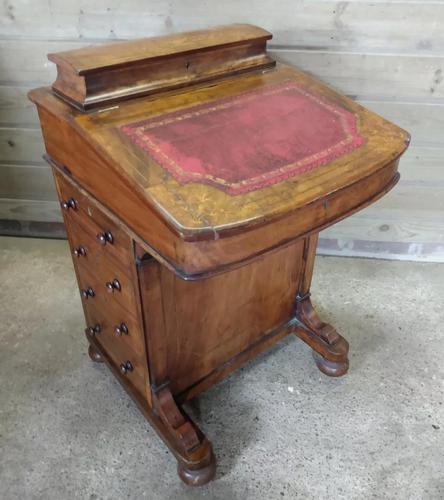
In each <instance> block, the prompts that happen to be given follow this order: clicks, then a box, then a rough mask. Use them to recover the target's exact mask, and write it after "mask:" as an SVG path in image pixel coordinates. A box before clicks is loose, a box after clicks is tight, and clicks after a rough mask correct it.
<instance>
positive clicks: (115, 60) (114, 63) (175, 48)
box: [48, 24, 272, 75]
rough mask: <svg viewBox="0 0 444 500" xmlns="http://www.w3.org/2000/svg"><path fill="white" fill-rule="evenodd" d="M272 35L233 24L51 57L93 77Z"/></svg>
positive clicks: (49, 57) (117, 43) (256, 28)
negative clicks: (159, 59) (112, 70)
mask: <svg viewBox="0 0 444 500" xmlns="http://www.w3.org/2000/svg"><path fill="white" fill-rule="evenodd" d="M271 37H272V34H271V33H269V32H268V31H266V30H264V29H262V28H259V27H257V26H253V25H250V24H232V25H228V26H221V27H218V28H212V29H205V30H196V31H189V32H187V33H178V34H173V35H165V36H158V37H151V38H141V39H138V40H131V41H125V42H122V41H120V42H113V43H108V44H105V45H93V46H90V47H84V48H81V49H76V50H68V51H65V52H56V53H51V54H48V59H49V60H50V61H52V62H54V63H56V64H60V65H67V66H71V67H72V69H73V71H74V72H75V73H76V74H77V75H85V74H87V73H94V72H98V71H102V70H104V69H111V68H117V67H119V66H123V65H126V64H128V63H131V64H133V65H135V64H137V63H140V62H143V61H147V60H153V59H157V58H161V57H165V56H168V57H174V56H175V55H178V54H191V53H193V52H196V51H200V52H201V51H204V50H210V49H213V48H215V47H218V48H224V47H229V46H232V45H239V44H241V43H245V42H251V41H253V40H269V39H271Z"/></svg>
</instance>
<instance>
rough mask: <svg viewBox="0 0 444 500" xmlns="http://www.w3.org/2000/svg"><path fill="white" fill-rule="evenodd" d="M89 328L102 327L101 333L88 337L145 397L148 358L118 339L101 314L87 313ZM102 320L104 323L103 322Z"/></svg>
mask: <svg viewBox="0 0 444 500" xmlns="http://www.w3.org/2000/svg"><path fill="white" fill-rule="evenodd" d="M86 316H87V319H88V321H89V322H90V325H89V326H92V327H96V326H97V325H100V331H98V332H94V333H89V332H88V327H87V331H86V335H87V337H93V338H94V339H95V340H96V341H97V342H98V343H99V344H100V346H101V347H102V348H103V350H104V351H105V352H106V353H107V354H108V356H109V357H110V358H111V360H112V362H113V363H114V365H115V366H116V368H117V369H118V370H119V371H120V373H121V376H122V377H125V378H127V379H128V381H129V382H130V383H131V384H132V385H133V386H134V388H135V389H136V390H137V391H138V392H139V393H140V394H141V395H142V396H143V397H144V398H146V397H147V392H148V369H147V361H146V357H144V356H142V355H140V353H136V352H134V351H133V350H132V349H131V348H130V347H129V346H128V345H126V344H125V343H123V342H119V340H120V339H119V338H117V339H116V337H115V335H114V332H113V329H112V326H111V325H110V324H106V323H105V322H104V321H103V318H102V317H101V315H100V314H95V313H94V312H88V313H87V315H86ZM101 320H102V322H101Z"/></svg>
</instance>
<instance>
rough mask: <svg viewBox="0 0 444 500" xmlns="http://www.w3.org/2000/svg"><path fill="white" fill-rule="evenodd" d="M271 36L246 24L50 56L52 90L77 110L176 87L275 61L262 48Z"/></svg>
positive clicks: (259, 66) (270, 63)
mask: <svg viewBox="0 0 444 500" xmlns="http://www.w3.org/2000/svg"><path fill="white" fill-rule="evenodd" d="M270 38H271V33H268V31H265V30H263V29H261V28H257V27H256V26H251V25H248V24H239V25H230V26H225V27H221V28H217V29H212V30H200V31H194V32H190V33H186V34H178V35H172V36H171V35H170V36H163V37H158V38H147V39H142V40H137V41H130V42H120V43H116V44H115V46H114V47H113V50H112V51H110V50H109V46H107V45H105V46H92V47H85V48H82V49H79V50H74V51H68V52H59V53H57V54H49V55H48V59H49V60H50V61H52V62H54V63H56V64H57V80H56V81H55V82H54V84H53V86H52V89H53V90H54V92H55V93H57V94H58V95H59V96H60V97H62V98H63V99H66V100H67V101H68V102H70V103H71V104H73V105H74V106H76V107H78V108H79V109H88V108H91V107H94V106H98V105H103V104H109V103H115V102H118V101H120V100H122V99H128V98H130V97H137V96H141V95H147V94H151V93H154V92H159V91H161V90H167V89H173V88H180V87H183V86H184V85H189V84H190V83H193V82H200V81H208V80H213V79H215V78H218V77H221V76H227V75H233V74H236V73H240V72H243V71H247V70H251V69H253V68H254V69H264V68H270V67H272V66H274V64H275V62H274V61H273V59H271V58H270V57H269V56H268V55H267V54H266V50H265V46H266V41H267V40H269V39H270Z"/></svg>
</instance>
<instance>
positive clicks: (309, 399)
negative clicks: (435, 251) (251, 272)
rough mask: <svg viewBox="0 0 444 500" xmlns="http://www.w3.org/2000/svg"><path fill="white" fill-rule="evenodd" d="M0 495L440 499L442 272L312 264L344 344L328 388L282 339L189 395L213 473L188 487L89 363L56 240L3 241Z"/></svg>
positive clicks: (367, 263)
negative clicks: (342, 372)
mask: <svg viewBox="0 0 444 500" xmlns="http://www.w3.org/2000/svg"><path fill="white" fill-rule="evenodd" d="M0 248H1V252H0V255H1V257H0V285H1V286H0V307H1V326H2V328H1V330H0V335H1V364H0V377H1V383H0V391H1V400H0V405H1V422H0V423H1V437H0V440H1V441H0V443H1V458H0V460H1V462H0V467H1V469H0V495H1V498H2V499H5V500H9V499H31V498H32V499H34V498H35V499H45V500H49V499H65V498H66V499H71V498H82V499H83V498H85V499H99V498H100V499H101V498H107V499H108V498H109V499H114V498H119V499H121V498H128V499H139V498H150V499H173V498H174V499H175V498H181V499H187V498H190V499H194V498H196V499H198V498H215V499H223V500H231V499H250V498H251V499H281V498H301V499H341V498H345V499H368V498H377V499H379V498H388V499H402V500H406V499H443V498H444V385H443V384H444V376H443V374H444V372H443V364H444V341H443V340H444V332H443V323H444V312H443V305H444V266H442V265H441V266H440V265H434V264H413V263H407V262H384V261H371V260H362V259H361V260H358V259H340V258H332V257H324V258H318V262H317V269H316V273H315V281H314V286H313V292H314V293H313V295H314V298H315V302H316V303H317V306H318V309H319V310H320V312H321V313H323V316H324V317H325V319H327V320H329V321H331V322H332V323H333V324H335V325H336V326H337V328H338V329H339V330H340V331H341V332H343V333H344V335H345V336H346V337H347V339H348V340H349V342H350V345H351V356H350V362H351V369H350V372H349V374H348V375H347V376H346V377H343V378H342V379H329V378H327V377H325V376H324V375H322V374H321V373H320V372H318V370H317V369H316V367H315V365H314V363H313V361H312V358H311V355H310V352H309V349H308V348H307V347H306V346H305V345H304V344H303V343H302V342H301V341H299V340H297V339H295V338H287V339H286V340H285V341H283V342H281V343H280V344H278V345H277V346H276V347H274V348H273V349H271V350H270V351H269V352H268V353H266V354H265V355H263V356H261V357H259V358H258V359H256V360H254V361H253V362H251V363H249V364H248V365H247V366H245V367H244V368H243V369H241V370H239V371H238V372H236V373H234V374H233V375H232V376H230V377H229V378H228V379H227V380H225V381H224V382H222V383H220V384H218V385H217V386H215V387H213V388H211V389H210V390H208V391H207V392H206V393H205V394H204V395H202V396H201V397H200V398H199V403H200V414H197V416H196V420H197V421H198V422H199V423H200V425H201V427H202V428H203V429H204V431H205V432H206V433H207V435H208V437H209V438H210V439H211V440H212V442H213V444H214V449H215V452H216V455H217V460H218V465H219V467H218V474H217V478H216V480H215V481H214V482H213V483H211V484H210V485H207V486H205V487H203V488H201V489H198V490H196V489H190V488H188V487H186V486H184V485H183V484H181V482H180V481H179V480H178V478H177V476H176V470H175V460H174V459H173V457H172V456H171V454H170V453H169V452H168V451H167V450H166V448H165V447H164V445H163V444H162V443H161V441H160V440H159V438H158V437H157V436H156V435H155V433H154V432H153V431H152V430H151V429H150V427H149V425H148V424H147V423H146V422H145V421H144V419H143V418H142V416H141V414H140V413H139V412H138V410H137V408H136V407H135V405H134V404H133V403H132V401H131V400H130V398H129V397H128V396H127V395H126V394H125V393H124V392H123V390H122V389H121V387H120V385H119V384H118V383H117V382H116V381H115V380H114V379H113V378H112V376H111V374H110V373H109V371H108V370H107V368H106V367H104V366H102V365H95V364H93V363H91V362H90V361H89V358H88V357H87V354H86V340H85V337H84V335H83V333H82V332H83V326H84V325H83V318H82V312H81V305H80V299H79V297H78V293H77V289H76V284H75V281H74V273H73V270H72V265H71V260H70V256H69V253H68V248H67V244H66V243H65V242H63V241H45V240H30V239H15V238H0Z"/></svg>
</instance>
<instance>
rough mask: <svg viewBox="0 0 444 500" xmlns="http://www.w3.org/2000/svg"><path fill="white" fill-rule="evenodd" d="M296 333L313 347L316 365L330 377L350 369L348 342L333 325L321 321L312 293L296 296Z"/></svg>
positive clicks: (337, 375) (338, 375)
mask: <svg viewBox="0 0 444 500" xmlns="http://www.w3.org/2000/svg"><path fill="white" fill-rule="evenodd" d="M295 316H296V318H295V325H294V334H295V335H297V336H298V337H299V338H300V339H301V340H303V341H304V342H305V343H306V344H308V345H309V346H310V347H311V348H312V349H313V357H314V359H315V362H316V365H317V367H318V368H319V370H321V372H323V373H325V374H326V375H328V376H330V377H340V376H341V375H345V374H346V373H347V370H348V349H349V347H348V342H347V341H346V340H345V339H344V338H343V337H341V335H339V333H338V332H337V331H336V330H335V329H334V327H333V326H331V325H329V324H328V323H324V322H323V321H321V319H320V318H319V316H318V315H317V313H316V311H315V309H314V307H313V305H312V303H311V300H310V294H309V293H307V294H305V295H304V296H299V295H298V296H297V297H296V315H295Z"/></svg>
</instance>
